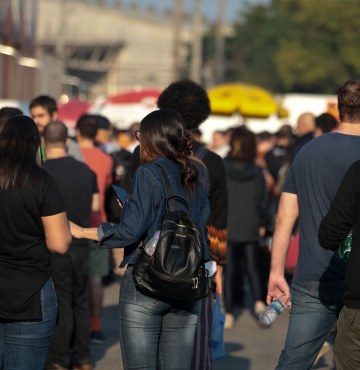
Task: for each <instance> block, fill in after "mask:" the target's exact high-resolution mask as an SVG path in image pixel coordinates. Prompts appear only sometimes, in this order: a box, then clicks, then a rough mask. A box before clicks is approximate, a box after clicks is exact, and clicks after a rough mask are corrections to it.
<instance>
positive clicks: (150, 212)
mask: <svg viewBox="0 0 360 370" xmlns="http://www.w3.org/2000/svg"><path fill="white" fill-rule="evenodd" d="M155 163H157V164H160V165H161V166H162V167H163V169H164V170H165V172H166V174H167V175H168V177H169V180H170V183H171V186H172V191H173V194H174V195H179V196H181V197H183V198H185V199H186V200H187V201H188V204H189V212H190V215H191V218H192V221H193V222H194V223H195V225H196V226H197V228H198V229H199V231H200V232H201V234H202V236H203V240H202V247H203V248H202V249H203V259H204V260H205V261H206V260H208V259H209V252H208V248H207V227H206V225H207V221H208V218H209V215H210V205H209V199H208V195H207V192H206V191H205V190H204V188H203V187H202V186H201V185H200V184H199V183H198V184H196V187H195V190H194V192H192V193H191V194H187V193H186V192H185V189H184V187H183V186H182V183H181V171H180V167H179V166H178V165H177V164H176V163H175V162H173V161H171V160H170V159H167V158H157V159H155V160H154V161H152V162H149V163H145V164H143V165H142V166H140V167H139V168H138V169H137V170H136V172H135V175H134V178H133V183H132V191H131V195H130V196H129V197H128V199H127V201H126V202H125V205H124V208H123V211H122V214H121V219H120V223H119V224H116V225H111V224H102V226H101V228H100V230H99V236H100V240H99V245H100V247H101V248H125V251H124V261H123V263H122V265H124V264H126V263H129V264H134V263H135V262H136V259H137V250H138V245H139V243H140V242H141V241H143V242H144V243H146V242H147V241H148V240H149V239H150V238H151V237H152V236H153V235H154V233H155V231H157V230H159V229H160V226H161V221H162V217H163V215H164V211H165V202H166V199H167V194H166V189H165V185H164V183H163V180H162V177H161V174H160V172H159V170H158V169H157V166H156V165H155ZM178 206H179V209H185V206H184V205H183V204H182V203H180V202H179V203H178Z"/></svg>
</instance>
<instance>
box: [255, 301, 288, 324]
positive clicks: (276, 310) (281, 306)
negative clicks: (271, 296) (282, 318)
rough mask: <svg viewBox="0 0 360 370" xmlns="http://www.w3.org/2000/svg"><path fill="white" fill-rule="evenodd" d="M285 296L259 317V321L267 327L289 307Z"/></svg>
mask: <svg viewBox="0 0 360 370" xmlns="http://www.w3.org/2000/svg"><path fill="white" fill-rule="evenodd" d="M283 298H284V297H283V296H281V297H279V298H278V299H275V300H273V301H272V302H271V304H269V306H267V307H266V308H265V309H264V310H263V311H262V312H261V314H260V315H259V319H260V320H261V322H262V323H263V324H265V325H270V324H271V323H272V322H273V321H274V320H275V319H276V318H277V317H278V316H279V315H280V314H281V312H283V311H284V310H285V308H286V307H287V306H286V304H285V303H284V300H283Z"/></svg>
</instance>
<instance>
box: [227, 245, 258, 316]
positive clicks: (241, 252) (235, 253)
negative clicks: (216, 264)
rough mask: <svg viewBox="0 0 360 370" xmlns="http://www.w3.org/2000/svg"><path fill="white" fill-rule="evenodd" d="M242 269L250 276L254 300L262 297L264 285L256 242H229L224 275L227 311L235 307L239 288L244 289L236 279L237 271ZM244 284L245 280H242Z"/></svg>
mask: <svg viewBox="0 0 360 370" xmlns="http://www.w3.org/2000/svg"><path fill="white" fill-rule="evenodd" d="M239 269H241V270H242V271H243V272H244V273H245V274H246V275H247V276H248V278H249V282H250V287H251V292H252V295H253V300H254V302H255V301H257V300H261V299H262V287H261V284H262V283H261V278H260V271H259V246H258V244H257V243H255V242H250V243H232V242H229V243H228V249H227V263H226V269H225V276H224V303H225V309H226V312H229V313H231V312H232V311H233V308H234V296H235V291H236V290H237V289H242V287H241V286H239V282H237V281H236V280H235V278H234V277H236V275H237V274H236V272H237V271H238V270H239ZM240 284H243V281H241V282H240Z"/></svg>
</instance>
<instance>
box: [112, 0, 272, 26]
mask: <svg viewBox="0 0 360 370" xmlns="http://www.w3.org/2000/svg"><path fill="white" fill-rule="evenodd" d="M108 1H109V0H108ZM110 1H111V0H110ZM122 2H123V4H124V5H129V4H136V5H138V6H139V7H141V8H146V7H147V6H149V5H151V6H152V7H154V8H155V9H159V10H160V9H170V8H171V7H172V6H173V4H174V0H122ZM247 2H249V3H267V2H268V0H225V20H226V21H227V22H231V21H233V20H235V19H237V18H238V14H239V12H240V10H241V9H242V8H243V6H244V4H245V3H247ZM183 4H184V10H185V11H188V12H191V10H192V9H193V1H192V0H183ZM202 9H203V12H204V15H206V16H207V17H208V18H209V19H210V20H214V19H215V16H216V9H217V1H216V0H202Z"/></svg>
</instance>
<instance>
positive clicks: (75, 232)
mask: <svg viewBox="0 0 360 370" xmlns="http://www.w3.org/2000/svg"><path fill="white" fill-rule="evenodd" d="M69 225H70V232H71V235H72V236H73V237H74V238H78V239H81V238H83V237H84V236H83V231H84V229H83V228H82V227H80V226H79V225H76V224H74V223H73V222H71V221H69Z"/></svg>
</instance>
